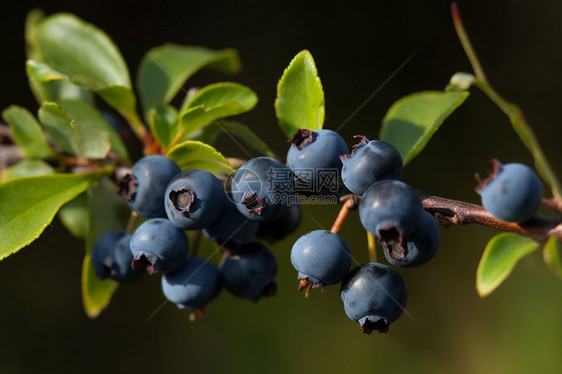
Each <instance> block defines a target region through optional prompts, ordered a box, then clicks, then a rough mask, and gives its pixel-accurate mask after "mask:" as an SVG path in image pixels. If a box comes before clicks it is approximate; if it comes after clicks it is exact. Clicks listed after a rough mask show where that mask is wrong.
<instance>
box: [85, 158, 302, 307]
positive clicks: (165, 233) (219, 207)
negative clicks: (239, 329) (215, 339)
mask: <svg viewBox="0 0 562 374" xmlns="http://www.w3.org/2000/svg"><path fill="white" fill-rule="evenodd" d="M263 163H266V164H267V163H274V164H275V165H276V166H279V165H281V166H283V167H284V165H283V164H281V163H280V162H278V161H276V160H273V159H269V158H258V159H253V160H250V161H249V162H248V164H249V165H250V166H251V165H262V164H263ZM244 167H245V166H243V167H242V168H240V169H241V170H243V168H244ZM242 174H243V173H242ZM246 182H247V183H250V181H246ZM257 192H259V191H257ZM118 193H119V194H120V195H121V197H123V198H124V199H125V201H127V203H128V204H129V206H130V207H131V208H132V209H133V210H134V211H136V212H137V213H138V214H139V215H141V216H143V217H147V218H149V219H148V220H146V221H145V222H143V223H142V224H141V225H139V226H138V228H137V229H136V230H135V232H134V233H133V234H132V235H131V234H129V233H127V232H125V231H110V232H108V233H106V234H105V235H104V236H102V237H101V238H100V239H99V240H98V242H97V243H96V245H95V246H94V248H93V250H92V255H91V260H92V264H93V266H94V269H95V272H96V275H97V276H98V277H99V278H100V279H106V278H109V279H113V280H115V281H119V282H125V281H131V280H134V279H136V278H138V277H139V276H140V275H141V274H142V273H144V272H145V270H146V272H148V273H149V274H154V273H157V272H160V273H163V276H162V291H163V293H164V295H165V296H166V298H167V299H168V300H170V301H172V302H174V303H175V304H176V305H177V306H178V307H180V308H187V309H190V310H194V309H198V310H200V311H202V309H203V308H204V307H205V306H206V305H207V304H208V303H209V302H211V301H212V300H213V299H214V298H216V297H217V296H218V294H219V293H220V291H221V289H222V288H223V287H225V288H226V289H227V290H229V291H230V292H231V293H232V294H234V295H236V296H238V297H242V298H247V299H250V300H252V301H254V302H255V301H257V300H258V299H259V298H260V297H262V296H270V295H273V294H274V293H275V291H276V283H275V279H274V277H275V274H276V273H277V262H276V260H275V257H274V256H273V254H272V253H271V252H270V250H269V249H268V248H267V247H266V246H265V245H263V244H261V243H259V242H256V241H250V238H251V237H260V238H263V239H270V240H278V239H281V238H282V237H284V236H285V235H288V234H289V233H291V232H292V231H294V230H296V228H297V227H298V225H299V223H300V215H301V211H300V206H291V207H290V208H287V209H284V210H283V211H281V209H280V206H279V207H276V206H268V207H263V208H260V207H255V204H256V203H257V204H259V202H260V201H262V199H261V197H260V196H257V195H256V196H257V197H256V196H254V197H256V201H255V202H250V201H249V200H250V198H249V197H244V196H241V197H240V199H242V200H243V201H242V203H241V204H238V205H239V206H238V207H237V205H236V204H235V203H234V200H233V199H234V198H233V197H232V196H227V195H226V194H225V193H224V190H223V186H222V184H221V182H220V181H219V180H218V179H217V178H216V177H215V176H214V175H213V174H211V173H209V172H208V171H205V170H200V169H190V170H185V171H181V170H180V168H179V167H178V166H177V164H176V163H175V162H173V161H172V160H170V159H169V158H167V157H164V156H147V157H144V158H142V159H140V160H139V161H138V162H137V163H136V164H135V165H134V166H133V168H132V170H131V173H129V174H127V175H126V176H125V177H124V178H123V179H122V180H121V181H120V182H119V191H118ZM244 204H246V205H244ZM246 206H248V207H251V208H252V209H246ZM277 210H279V211H277ZM241 212H242V213H245V214H246V216H251V217H254V216H255V214H253V213H256V214H257V212H260V213H261V214H262V215H265V214H267V215H268V217H270V220H269V221H268V222H263V223H260V222H258V221H257V220H255V219H252V220H250V219H247V218H246V216H244V214H242V213H241ZM262 215H260V214H257V216H259V217H262ZM274 218H278V219H277V220H274ZM201 229H202V231H203V233H204V234H205V235H206V236H207V237H208V238H209V239H211V240H213V241H216V242H218V243H219V244H220V245H221V249H223V250H224V252H223V260H222V264H221V269H220V270H219V269H218V267H217V266H216V265H215V264H214V263H212V262H211V261H209V260H206V259H203V258H198V257H193V256H192V257H189V240H188V237H187V235H186V233H185V231H184V230H201Z"/></svg>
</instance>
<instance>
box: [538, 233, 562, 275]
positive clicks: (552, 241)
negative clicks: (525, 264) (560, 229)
mask: <svg viewBox="0 0 562 374" xmlns="http://www.w3.org/2000/svg"><path fill="white" fill-rule="evenodd" d="M542 255H543V259H544V263H545V264H546V265H547V266H548V267H549V268H550V270H552V272H553V273H554V274H556V276H557V277H558V278H560V279H562V259H561V258H560V251H559V250H558V240H557V239H556V237H555V236H551V237H550V238H548V241H547V242H546V244H545V245H544V248H543V251H542Z"/></svg>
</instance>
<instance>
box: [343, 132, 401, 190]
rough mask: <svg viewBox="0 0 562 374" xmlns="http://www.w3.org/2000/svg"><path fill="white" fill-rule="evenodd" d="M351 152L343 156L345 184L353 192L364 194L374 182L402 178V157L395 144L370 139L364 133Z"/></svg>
mask: <svg viewBox="0 0 562 374" xmlns="http://www.w3.org/2000/svg"><path fill="white" fill-rule="evenodd" d="M356 137H360V138H361V142H360V143H358V144H356V145H355V146H353V150H352V151H351V154H349V155H344V156H342V157H341V161H342V162H343V167H342V171H341V176H342V180H343V184H345V186H346V187H347V188H348V189H349V190H350V191H351V192H353V193H355V194H358V195H362V194H363V193H364V192H365V190H366V189H367V188H369V187H370V186H371V185H372V184H373V183H376V182H379V181H382V180H386V179H400V177H401V176H402V168H403V165H402V157H400V153H399V152H398V150H397V149H396V148H394V146H393V145H392V144H390V143H387V142H385V141H382V140H372V141H369V140H368V139H367V138H366V137H364V136H362V135H357V136H356Z"/></svg>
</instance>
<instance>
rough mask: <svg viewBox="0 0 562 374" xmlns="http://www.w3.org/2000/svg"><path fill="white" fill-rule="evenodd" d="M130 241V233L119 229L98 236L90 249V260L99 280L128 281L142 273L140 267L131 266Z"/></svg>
mask: <svg viewBox="0 0 562 374" xmlns="http://www.w3.org/2000/svg"><path fill="white" fill-rule="evenodd" d="M130 242H131V234H129V233H127V232H125V231H121V230H114V231H109V232H107V233H105V234H104V235H103V236H102V237H101V238H99V240H98V241H97V242H96V244H95V245H94V248H93V249H92V254H91V262H92V265H93V266H94V270H95V272H96V276H97V277H98V278H99V279H100V280H104V279H107V278H109V279H113V280H114V281H117V282H129V281H132V280H135V279H137V278H138V277H140V276H141V275H142V274H143V273H144V271H143V270H142V269H133V268H132V267H131V262H132V261H133V256H132V255H131V250H130V249H129V248H130V247H129V245H130Z"/></svg>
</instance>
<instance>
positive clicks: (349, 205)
mask: <svg viewBox="0 0 562 374" xmlns="http://www.w3.org/2000/svg"><path fill="white" fill-rule="evenodd" d="M354 208H356V204H355V202H354V200H353V199H347V200H346V201H345V202H344V204H343V206H342V207H341V210H340V213H339V214H338V216H337V217H336V220H335V221H334V224H333V226H332V229H331V230H330V231H331V232H333V233H334V234H337V233H338V231H340V228H341V226H342V225H343V223H344V221H345V219H346V218H347V215H348V214H349V211H350V210H351V209H354Z"/></svg>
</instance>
